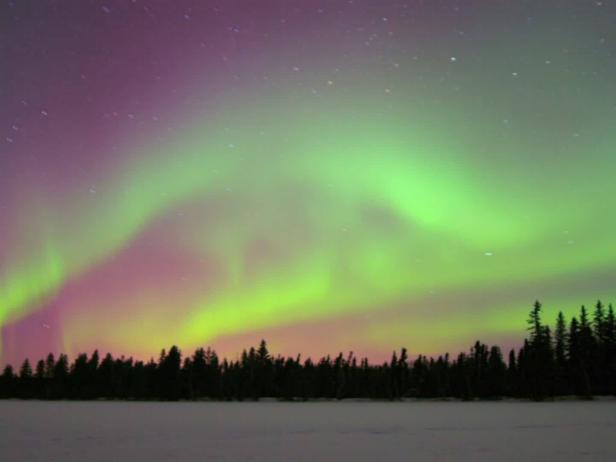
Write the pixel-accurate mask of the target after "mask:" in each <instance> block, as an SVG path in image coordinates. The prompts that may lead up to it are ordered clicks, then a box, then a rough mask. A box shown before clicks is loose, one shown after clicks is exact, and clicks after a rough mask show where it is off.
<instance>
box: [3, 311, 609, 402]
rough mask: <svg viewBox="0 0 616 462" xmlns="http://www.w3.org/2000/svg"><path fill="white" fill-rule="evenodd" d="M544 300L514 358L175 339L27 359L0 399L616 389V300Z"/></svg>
mask: <svg viewBox="0 0 616 462" xmlns="http://www.w3.org/2000/svg"><path fill="white" fill-rule="evenodd" d="M541 309H542V307H541V303H540V302H538V301H537V302H535V304H534V305H533V308H532V310H531V311H530V314H529V318H528V335H527V338H526V339H525V340H524V342H523V345H522V346H521V347H520V348H519V349H518V350H515V349H512V350H511V351H510V352H509V354H508V357H507V359H505V358H504V357H503V353H502V352H501V349H500V348H499V347H498V346H491V347H489V346H488V345H485V344H483V343H481V342H479V341H477V342H475V344H474V345H473V346H472V347H471V349H470V351H469V352H468V353H460V354H458V356H457V357H455V358H452V357H450V356H449V354H445V355H442V356H438V357H437V358H432V357H431V358H428V357H426V356H423V355H419V356H418V357H417V358H416V359H414V360H410V359H409V355H408V352H407V350H406V349H405V348H402V349H401V350H400V351H399V352H397V351H394V352H393V354H392V356H391V360H390V361H387V362H383V363H382V364H371V363H369V362H368V360H367V359H366V358H363V359H358V358H357V357H356V356H355V355H354V354H353V353H352V352H351V353H348V354H347V355H343V354H342V353H340V354H339V355H338V356H336V357H330V356H326V357H323V358H321V359H319V360H318V361H313V360H311V359H310V358H308V359H305V360H302V358H301V356H300V355H298V356H297V357H283V356H280V355H278V356H273V355H272V354H271V353H270V352H269V350H268V348H267V344H266V342H265V341H261V343H260V345H259V346H258V347H257V348H250V349H249V350H244V351H243V352H242V354H241V356H240V358H239V359H238V360H235V361H230V360H227V359H222V360H221V359H220V358H219V357H218V355H217V354H216V352H215V351H214V350H212V349H210V348H208V349H203V348H199V349H197V350H196V351H195V352H194V353H193V354H192V355H191V356H186V357H184V358H183V357H182V353H181V352H180V350H179V349H178V348H177V347H176V346H172V347H171V348H170V349H169V351H166V350H162V352H161V353H160V357H159V358H158V360H157V361H155V360H154V359H151V360H150V361H148V362H143V361H135V360H133V359H132V358H125V357H120V358H114V357H113V356H112V355H111V354H109V353H107V354H106V355H105V356H104V357H102V358H101V357H100V356H99V353H98V351H95V352H94V353H93V354H92V355H90V356H89V357H88V355H86V354H80V355H79V356H77V357H76V358H75V360H74V361H73V362H72V363H69V359H68V357H67V356H66V355H64V354H61V355H60V356H59V357H58V358H55V357H54V355H53V354H51V353H50V354H49V355H48V356H47V357H46V358H45V359H41V360H39V361H38V362H37V363H36V365H35V366H34V368H33V367H32V365H31V363H30V361H28V360H27V359H26V360H25V361H24V362H23V364H22V365H21V367H20V369H19V371H18V372H16V371H15V370H14V369H13V367H12V366H11V365H7V366H6V367H5V368H4V371H3V373H2V375H1V376H0V398H21V399H79V400H91V399H124V400H129V399H137V400H180V399H181V400H193V399H212V400H258V399H259V398H261V397H273V398H278V399H283V400H307V399H318V398H325V399H343V398H369V399H388V400H394V399H401V398H412V397H417V398H448V397H452V398H458V399H464V400H471V399H477V398H479V399H498V398H502V397H514V398H527V399H533V400H544V399H551V398H554V397H557V396H566V395H576V396H579V397H584V398H591V397H593V396H595V395H616V322H615V320H614V309H613V307H612V305H610V306H609V307H607V308H606V307H605V306H604V305H603V303H601V302H600V301H599V302H597V304H596V305H595V307H594V310H593V312H592V314H589V313H588V310H587V309H586V307H584V306H582V307H581V309H580V312H579V316H574V317H572V318H571V319H570V320H569V321H568V322H567V320H566V319H565V317H564V315H563V313H562V312H560V313H559V314H558V317H557V319H556V323H555V325H554V327H553V328H550V326H549V325H547V324H545V323H544V322H543V319H542V311H541Z"/></svg>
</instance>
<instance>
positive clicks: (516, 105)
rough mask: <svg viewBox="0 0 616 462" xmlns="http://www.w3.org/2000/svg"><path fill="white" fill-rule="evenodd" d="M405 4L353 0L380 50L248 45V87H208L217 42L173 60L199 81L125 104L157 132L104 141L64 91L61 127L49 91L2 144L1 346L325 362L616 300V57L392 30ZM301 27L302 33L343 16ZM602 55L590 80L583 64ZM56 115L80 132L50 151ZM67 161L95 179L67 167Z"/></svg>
mask: <svg viewBox="0 0 616 462" xmlns="http://www.w3.org/2000/svg"><path fill="white" fill-rule="evenodd" d="M180 3H181V2H180ZM390 3H391V4H390ZM385 4H387V5H385ZM395 5H398V4H397V3H395V2H384V7H383V8H384V9H386V10H387V11H389V10H390V9H391V8H393V7H394V6H395ZM167 8H169V9H174V8H176V7H172V6H168V7H167ZM413 8H415V9H416V10H418V12H419V13H421V8H422V7H421V6H419V4H418V5H415V6H413ZM426 8H427V7H426ZM369 10H370V11H369ZM394 10H395V11H398V10H396V9H394ZM84 11H86V10H84ZM67 14H68V13H67ZM83 14H86V13H85V12H84V13H83ZM87 14H91V13H90V12H88V13H87ZM237 14H238V15H239V16H238V18H237V19H236V21H237V22H238V23H239V22H241V20H240V19H239V18H240V16H241V17H243V15H242V14H240V13H237ZM353 14H355V13H351V12H349V15H353ZM392 14H393V13H391V11H390V12H388V13H386V12H383V13H382V14H381V13H380V12H379V13H375V12H374V11H372V9H366V10H364V11H363V12H362V13H361V14H359V15H358V16H357V17H355V16H352V17H353V18H354V19H353V21H351V22H357V23H361V24H363V23H362V18H363V21H364V22H365V29H367V30H370V31H372V32H371V33H372V34H377V38H374V39H370V40H373V41H374V42H375V43H374V45H371V46H372V48H371V46H368V45H365V44H364V43H363V42H362V43H360V44H357V45H350V44H348V43H346V42H344V41H342V42H341V43H340V44H339V45H336V46H335V47H337V49H336V53H329V52H328V53H325V52H324V53H323V57H322V58H321V59H319V58H317V57H316V56H318V53H317V54H315V53H316V52H315V50H318V49H319V48H318V47H319V46H320V45H319V43H316V44H313V45H311V46H310V47H308V48H309V49H307V50H304V49H302V50H297V49H294V48H293V47H292V46H291V45H289V46H288V48H289V49H276V51H275V52H273V53H275V54H276V56H277V57H278V61H279V62H278V65H277V66H275V68H273V69H272V68H271V66H270V67H267V66H266V64H267V61H268V58H267V57H261V58H254V57H253V58H248V57H245V56H244V57H242V56H241V53H240V52H238V56H235V57H234V58H233V60H234V62H236V63H237V65H236V66H235V67H236V69H235V70H233V71H229V69H226V70H224V72H231V73H232V74H233V75H236V74H237V75H239V76H240V77H238V78H237V82H238V83H237V84H236V85H232V84H231V83H227V82H224V81H223V82H218V83H213V84H208V85H205V88H204V89H203V90H202V89H200V84H199V83H195V75H197V76H199V77H200V78H203V79H204V80H207V79H208V76H210V75H213V76H220V75H224V72H223V71H221V70H220V69H217V68H216V67H215V66H214V65H213V64H212V63H211V62H210V61H212V60H213V59H214V58H212V56H213V54H212V56H210V55H208V54H207V53H206V57H205V58H203V57H202V58H201V59H204V62H205V63H206V64H204V65H203V66H199V65H197V64H198V63H199V62H200V61H199V60H198V59H197V58H196V57H195V55H194V53H193V54H186V57H185V59H186V61H187V63H192V64H193V67H194V71H192V72H194V74H193V75H191V78H190V79H186V77H185V74H184V73H183V72H179V71H178V73H177V74H175V75H173V78H174V81H175V82H176V83H174V84H173V85H181V82H182V81H184V82H189V83H186V84H185V87H186V88H185V90H184V97H183V98H180V97H178V101H177V102H176V101H174V100H173V98H171V101H170V100H169V99H168V97H167V99H166V100H165V103H164V105H163V104H162V103H161V104H160V105H158V106H156V105H155V104H152V106H154V107H155V108H157V109H151V110H150V112H148V111H146V110H143V111H142V112H141V113H140V112H139V109H138V108H137V109H134V110H131V109H130V106H131V104H129V103H125V105H124V106H123V107H124V109H123V111H124V112H122V110H118V113H122V114H124V115H123V116H124V117H125V118H126V120H127V121H128V122H127V123H134V120H135V118H137V119H139V120H142V121H144V120H147V123H146V122H143V123H142V125H141V126H140V127H139V129H138V130H137V131H136V132H137V134H135V135H130V130H124V129H123V128H122V129H121V128H118V126H115V127H114V129H113V130H111V129H109V130H111V134H110V135H109V136H113V131H114V130H115V131H116V137H117V140H116V141H113V143H105V145H104V146H96V147H95V149H93V150H92V152H91V153H90V152H89V150H88V147H87V141H88V139H87V133H90V132H87V133H86V134H85V135H83V138H82V137H81V136H80V135H79V134H76V133H75V132H74V130H73V128H72V127H71V123H70V121H76V120H77V118H78V117H79V112H78V111H77V112H75V111H76V110H75V109H74V108H73V107H61V110H59V111H58V112H59V114H58V115H57V117H58V118H64V119H65V120H68V121H69V123H68V124H65V123H59V122H58V121H55V122H54V121H53V120H52V121H51V122H49V120H50V119H53V118H54V117H56V116H55V115H54V111H53V107H52V108H48V106H47V105H45V106H44V107H45V108H46V109H40V108H39V106H40V107H43V106H41V103H35V102H33V101H28V108H30V106H32V105H36V104H38V106H37V109H36V112H37V114H36V117H35V119H36V120H34V121H32V122H28V120H31V119H32V118H33V117H31V118H30V119H28V118H27V117H26V116H25V115H22V116H20V117H21V119H20V120H23V121H20V122H13V123H12V124H13V126H16V127H18V128H19V130H13V131H15V132H16V133H17V134H13V135H11V136H12V138H11V142H10V143H7V144H6V145H5V147H3V148H2V151H1V152H0V155H1V157H0V162H2V163H1V164H0V165H1V166H2V168H3V173H2V175H12V178H13V180H12V181H7V182H6V184H4V185H2V188H1V189H0V190H1V191H2V192H4V193H5V197H6V199H5V200H4V201H3V206H4V207H3V209H2V210H3V216H2V217H0V225H2V229H5V230H7V231H6V232H4V233H3V234H2V235H1V236H0V327H1V328H2V333H3V336H2V341H3V348H2V359H3V360H7V359H12V358H17V357H21V356H24V355H26V354H33V353H34V352H36V353H38V352H39V351H46V350H48V349H52V350H54V349H56V350H64V351H68V352H70V353H75V352H77V351H82V350H89V349H92V348H102V349H104V348H108V349H111V350H112V351H116V352H121V353H128V354H135V355H138V356H149V355H153V354H156V351H157V350H158V349H160V348H161V347H164V346H166V345H168V344H171V343H177V344H179V345H180V346H181V347H185V348H193V347H195V346H198V345H205V344H213V345H214V346H217V347H219V349H221V350H223V353H225V352H226V353H228V354H234V353H236V350H235V349H236V346H237V342H238V341H239V340H244V339H250V341H254V340H255V339H259V338H261V337H266V338H268V339H269V340H270V342H271V343H273V344H274V346H275V347H276V348H278V349H279V350H282V351H286V352H289V353H293V352H294V351H298V350H299V351H303V352H305V353H306V354H309V355H310V354H320V353H325V352H336V351H337V350H338V349H355V351H360V352H364V353H366V354H369V355H372V356H375V357H381V356H384V355H386V354H387V353H388V352H389V351H390V350H391V349H392V348H396V347H399V346H400V345H402V344H404V345H407V346H409V347H410V348H411V349H416V348H417V349H419V348H421V349H422V351H424V352H427V353H438V352H441V351H444V350H446V349H463V348H465V347H466V345H467V343H469V342H471V341H473V340H474V339H475V338H476V337H481V338H483V339H486V340H494V341H502V342H508V341H510V340H511V339H512V338H514V337H519V335H520V334H521V333H522V331H523V328H524V319H525V312H526V310H527V309H528V305H529V303H531V302H532V301H533V300H534V299H535V298H541V299H542V300H544V302H546V304H547V306H548V308H551V310H548V313H549V314H553V313H554V312H555V311H556V310H557V309H563V310H565V311H569V312H572V311H573V310H576V309H577V307H578V304H579V303H583V302H586V303H591V302H592V301H593V300H594V299H595V298H597V297H605V298H606V299H609V297H610V296H611V295H612V292H611V290H613V283H612V281H613V280H614V276H616V240H615V239H614V235H615V233H616V216H615V214H614V208H615V207H614V200H613V197H616V182H615V181H614V179H613V174H614V171H616V154H615V153H614V147H615V146H616V132H615V131H614V130H613V123H614V120H615V119H616V110H615V109H614V107H616V102H614V101H611V102H609V101H605V99H604V98H603V95H605V94H607V92H608V90H616V88H614V83H613V82H614V81H616V79H615V80H609V79H608V78H607V75H604V74H602V73H601V72H599V71H603V72H607V69H611V70H614V63H613V60H614V58H613V57H612V58H611V59H612V64H611V68H610V67H609V66H605V68H606V69H603V68H602V67H601V63H602V61H601V60H600V58H593V57H592V56H590V54H589V53H590V51H588V50H585V49H584V48H583V46H580V47H579V48H577V49H576V50H573V51H571V50H569V51H568V52H567V53H563V51H562V49H559V48H556V47H554V46H553V44H551V42H550V41H548V40H547V39H546V41H545V46H539V47H537V49H534V50H532V51H529V50H528V49H525V48H524V46H525V45H528V46H530V43H531V41H532V39H533V36H532V34H531V35H530V37H523V38H520V40H519V41H518V42H517V43H514V42H515V41H514V40H513V39H511V38H510V39H508V40H506V43H505V44H504V46H503V50H502V51H503V52H508V53H510V56H509V58H508V60H506V61H503V59H502V57H501V56H500V55H499V51H497V50H495V49H492V47H490V46H488V45H481V47H480V48H477V47H479V45H478V43H477V41H479V38H476V39H474V41H471V42H464V43H463V44H459V43H457V42H456V41H455V39H454V38H441V39H440V41H438V43H435V44H433V45H431V46H428V45H426V44H425V43H424V44H423V45H422V44H421V43H420V44H417V43H416V41H414V40H415V39H416V38H417V37H416V35H417V34H419V36H420V35H421V33H420V32H421V30H423V29H421V28H419V29H417V30H413V29H409V30H407V29H405V28H404V27H402V26H400V25H399V27H398V28H396V26H395V24H396V19H394V18H392V19H391V20H390V19H388V20H387V21H383V20H382V19H381V22H382V23H386V22H390V24H389V25H384V24H381V23H378V22H376V23H375V20H374V18H377V19H378V18H380V17H381V16H382V17H387V18H389V17H390V16H391V15H392ZM490 14H496V13H494V12H492V13H490ZM291 16H293V14H291ZM364 16H365V17H364ZM293 17H294V16H293ZM400 18H402V16H400V17H399V18H398V21H402V19H400ZM113 20H117V21H122V22H124V21H128V20H127V19H122V18H119V17H118V18H116V19H112V21H113ZM293 20H294V21H300V18H299V17H294V19H293ZM32 21H34V19H32ZM349 21H350V20H349ZM433 21H435V23H434V24H433V25H432V27H433V28H434V29H435V30H440V29H443V30H444V29H445V28H446V27H447V28H448V27H450V25H447V26H446V24H448V21H444V20H443V24H441V23H440V22H439V21H438V20H434V19H433ZM460 21H463V22H464V21H466V22H464V24H463V25H460V27H461V28H462V29H464V30H465V31H469V33H470V32H474V33H476V34H479V32H477V31H475V30H474V29H473V27H474V25H476V24H475V23H474V22H473V21H472V20H469V19H466V20H462V19H460ZM554 21H555V24H559V22H558V21H559V20H554ZM560 21H563V20H562V18H561V19H560ZM391 22H393V23H394V26H391ZM597 22H598V23H599V24H602V23H601V21H600V20H599V19H597ZM302 24H303V25H302V27H303V28H304V30H303V32H301V33H300V32H294V36H295V35H296V34H299V35H300V36H301V35H302V34H306V35H307V36H309V35H310V34H311V33H313V32H315V31H320V32H322V34H323V35H326V36H328V37H330V38H332V37H336V36H337V34H338V33H339V32H336V29H335V28H333V26H332V25H325V24H321V23H319V22H318V21H316V22H310V21H308V22H307V23H302ZM569 26H571V27H574V25H571V24H569ZM108 27H111V25H109V26H108ZM264 27H265V26H264ZM386 27H393V34H392V35H388V34H387V29H386ZM575 27H578V26H575ZM580 27H581V26H580ZM384 28H385V29H384ZM240 29H241V28H240ZM447 30H448V29H447ZM424 32H425V30H424ZM601 32H602V29H601V28H600V27H599V28H598V29H597V30H595V31H590V30H589V31H586V33H587V34H591V35H592V36H593V37H595V35H596V36H597V37H598V36H600V35H601ZM141 33H143V34H146V36H148V39H149V40H151V41H155V39H154V38H152V37H149V35H147V34H150V33H149V32H147V33H146V32H144V31H141ZM234 33H237V32H234ZM490 33H494V32H483V34H487V35H489V34H490ZM195 34H196V32H195ZM353 34H354V35H355V34H358V35H361V34H363V35H366V34H367V36H368V38H370V37H371V35H370V33H368V32H366V31H365V30H364V31H362V32H361V34H360V32H357V31H355V32H353ZM483 38H484V39H485V38H486V37H483ZM20 40H22V41H23V40H26V39H25V38H24V37H21V36H20ZM212 40H215V39H214V38H212ZM221 40H222V39H221ZM255 40H256V39H255ZM460 40H463V39H460ZM464 40H469V39H464ZM588 40H589V41H590V38H589V39H588ZM317 42H318V41H317ZM225 43H226V42H225ZM377 43H378V44H380V45H379V46H377ZM321 45H322V44H321ZM387 45H388V46H389V48H388V46H387ZM165 46H166V47H167V50H169V49H173V47H174V46H175V45H173V44H169V43H166V45H165ZM177 46H182V43H179V44H178V45H177ZM255 46H256V47H257V48H256V49H259V47H258V46H257V45H255ZM588 46H589V47H590V44H589V45H588ZM375 47H376V48H378V50H374V48H375ZM414 47H417V50H415V51H413V50H412V49H413V48H414ZM422 47H423V48H422ZM283 48H284V47H283ZM294 52H296V53H294ZM153 53H154V54H156V52H153ZM212 53H214V52H212ZM157 56H158V55H157ZM160 56H163V55H162V54H161V55H160ZM160 56H159V58H160V59H163V58H161V57H160ZM165 56H166V55H165ZM128 58H129V55H128V54H127V55H121V56H120V57H118V58H99V59H100V60H101V62H102V64H104V65H110V63H109V62H107V61H105V60H113V59H118V60H119V61H122V60H128ZM7 59H8V60H10V56H9V57H7ZM216 59H217V60H218V59H220V56H219V55H218V54H216ZM251 59H252V60H254V61H251ZM243 60H245V61H247V62H249V64H250V65H248V64H245V63H243ZM3 61H6V60H3ZM225 62H228V58H227V61H225ZM187 63H185V64H187ZM195 63H197V64H195ZM589 63H590V64H592V65H594V66H595V67H596V68H597V69H599V70H598V71H597V73H596V74H594V77H593V80H592V81H589V79H590V78H587V77H585V76H583V75H582V74H580V71H575V70H574V69H575V66H577V65H580V66H582V65H584V66H587V67H588V65H589ZM124 64H126V62H125V63H124ZM229 66H230V67H233V66H231V65H229ZM255 68H257V69H259V71H255ZM266 68H267V69H269V72H265V69H266ZM481 68H483V70H482V69H481ZM565 70H568V71H567V72H568V73H565V74H564V75H563V72H565ZM124 72H125V74H123V75H124V76H126V75H129V72H128V71H124ZM131 72H135V73H137V75H138V76H141V74H139V73H140V72H145V71H139V70H132V71H131ZM185 72H188V71H185ZM221 72H223V74H221ZM256 75H258V77H259V78H258V79H256V78H252V79H251V77H255V76H256ZM141 77H142V76H141ZM56 78H59V77H57V76H56ZM85 78H86V79H87V78H89V77H88V76H86V77H85ZM168 78H170V77H169V76H168ZM31 80H35V77H31ZM213 80H216V79H215V78H214V79H213ZM248 82H250V83H248ZM11 85H14V86H19V82H12V83H11ZM86 85H91V86H92V89H97V88H98V89H100V88H103V87H104V84H103V83H100V82H99V83H88V84H86ZM135 85H136V84H135V83H133V84H131V85H129V84H127V86H126V87H122V86H120V88H119V89H118V88H112V89H111V90H110V91H111V93H110V94H111V95H112V98H111V99H112V100H114V98H115V96H113V95H114V94H115V92H118V93H122V94H123V93H124V92H126V91H128V90H130V89H133V91H135V92H139V89H138V88H137V86H135ZM170 85H171V84H170ZM212 86H213V89H212ZM88 88H89V87H88ZM65 91H68V92H69V93H70V92H71V91H76V90H65ZM19 94H20V93H19ZM612 94H616V93H614V92H613V91H612ZM559 96H562V98H559ZM98 98H102V97H98ZM140 98H147V95H146V94H145V93H144V94H142V95H141V96H140ZM29 99H30V100H35V99H36V97H35V96H33V97H32V98H29ZM129 99H130V98H129ZM135 101H137V100H135ZM186 101H188V102H186ZM195 101H196V102H198V103H195ZM132 103H133V104H134V105H135V106H139V104H137V103H135V102H134V101H133V102H132ZM48 104H49V103H48ZM57 104H60V103H57ZM97 104H99V105H100V106H101V107H103V106H104V107H105V108H104V109H102V110H101V112H102V113H104V114H106V115H107V116H108V115H109V114H112V115H111V117H112V118H114V117H119V116H118V115H117V114H116V115H113V111H109V110H108V106H106V105H105V104H104V103H103V102H100V101H99V102H98V103H97ZM22 106H23V104H22ZM170 107H172V108H171V109H170ZM28 110H30V109H28ZM157 111H158V112H160V111H166V116H165V117H164V118H165V122H164V123H163V122H162V121H160V120H159V119H160V118H163V116H155V117H154V116H152V115H151V114H154V113H158V112H157ZM133 112H134V114H133ZM2 113H3V120H4V119H6V120H8V116H7V114H6V112H5V111H2ZM39 113H41V114H39ZM135 114H137V115H135ZM12 117H14V116H12ZM40 119H43V120H42V121H41V120H40ZM28 123H30V124H32V125H33V126H36V127H38V128H37V130H38V131H37V130H34V129H32V132H33V133H36V135H30V136H31V137H32V138H33V140H31V141H30V142H26V140H20V139H19V136H20V134H21V133H23V132H25V131H26V128H22V125H23V127H27V124H28ZM37 124H38V125H37ZM88 124H94V122H88ZM165 124H167V125H165ZM52 125H53V126H52ZM10 126H11V125H10V124H9V127H10ZM41 127H42V128H41ZM58 129H60V130H65V132H64V133H65V135H66V139H63V140H62V141H60V142H59V144H60V146H59V147H58V146H55V145H54V146H55V147H52V145H53V143H50V146H49V147H48V146H46V139H47V138H49V139H52V138H53V139H55V137H57V136H58V135H57V130H58ZM127 133H128V134H127ZM24 136H25V135H24ZM61 136H62V133H61V135H60V137H61ZM80 139H81V141H82V143H81V144H80V145H79V147H78V148H76V147H75V144H74V142H75V140H80ZM84 140H85V141H84ZM20 143H21V144H20ZM71 143H72V144H71ZM64 147H65V148H66V150H63V148H64ZM67 152H68V153H67ZM18 153H21V154H22V157H21V158H19V157H17V158H16V157H15V156H17V155H18ZM80 156H85V158H88V156H91V159H93V160H92V162H91V163H88V162H86V161H85V160H83V157H80ZM41 158H44V159H45V160H44V161H41ZM55 161H57V164H56V165H54V163H55ZM66 162H74V163H76V164H79V169H78V170H77V171H78V172H79V174H78V175H72V174H69V173H67V171H68V170H70V168H73V167H70V168H68V167H67V168H66V170H65V169H64V167H58V165H64V164H63V163H66ZM49 165H54V166H53V167H48V166H49ZM73 166H74V165H73ZM7 178H8V177H7ZM41 178H44V180H43V181H41ZM41 339H42V340H41Z"/></svg>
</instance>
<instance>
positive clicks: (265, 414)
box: [0, 401, 616, 462]
mask: <svg viewBox="0 0 616 462" xmlns="http://www.w3.org/2000/svg"><path fill="white" fill-rule="evenodd" d="M0 460H1V461H6V462H30V461H45V462H73V461H79V462H86V461H101V462H103V461H104V462H108V461H116V462H123V461H131V462H140V461H178V462H183V461H236V460H251V461H268V462H270V461H310V462H321V461H480V460H486V461H487V460H489V461H508V460H511V461H534V460H537V461H542V462H548V461H577V460H584V461H594V460H596V461H616V402H615V401H599V402H598V401H595V402H559V403H525V402H476V403H462V402H404V403H383V402H310V403H277V402H259V403H205V402H202V403H137V402H134V403H126V402H19V401H0Z"/></svg>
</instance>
